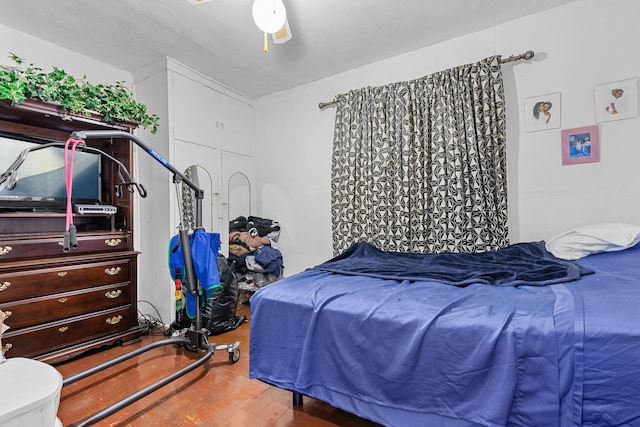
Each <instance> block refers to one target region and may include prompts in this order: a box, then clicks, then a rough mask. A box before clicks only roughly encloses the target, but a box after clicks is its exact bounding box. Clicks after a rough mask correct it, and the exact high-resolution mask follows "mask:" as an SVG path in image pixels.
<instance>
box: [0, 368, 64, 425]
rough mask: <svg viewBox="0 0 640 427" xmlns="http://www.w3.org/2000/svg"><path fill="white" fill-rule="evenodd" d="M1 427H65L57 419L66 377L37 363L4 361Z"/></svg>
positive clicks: (2, 369)
mask: <svg viewBox="0 0 640 427" xmlns="http://www.w3.org/2000/svg"><path fill="white" fill-rule="evenodd" d="M0 384H2V386H1V387H0V426H2V427H26V426H29V427H53V426H61V425H62V423H60V420H58V418H57V417H56V414H57V413H58V404H59V403H60V390H61V389H62V375H60V373H59V372H58V371H57V370H56V369H55V368H53V367H52V366H50V365H47V364H46V363H43V362H39V361H37V360H32V359H25V358H22V357H14V358H10V359H2V358H1V357H0Z"/></svg>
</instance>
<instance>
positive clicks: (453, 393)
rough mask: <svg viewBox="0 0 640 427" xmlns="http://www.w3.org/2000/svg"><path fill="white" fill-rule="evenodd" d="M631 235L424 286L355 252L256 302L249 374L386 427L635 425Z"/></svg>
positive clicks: (638, 379)
mask: <svg viewBox="0 0 640 427" xmlns="http://www.w3.org/2000/svg"><path fill="white" fill-rule="evenodd" d="M565 237H566V236H565ZM639 238H640V232H638V233H637V234H634V235H632V236H631V237H630V238H629V239H628V241H626V242H624V244H617V243H616V244H615V245H612V244H611V242H606V243H607V245H608V246H605V251H602V250H592V251H591V252H589V251H587V252H586V253H592V252H600V253H596V254H592V255H587V256H584V255H582V256H581V257H579V259H577V260H565V259H559V258H557V257H556V256H554V255H553V254H551V253H550V252H549V251H548V250H547V249H548V248H549V242H547V245H545V242H527V243H521V244H517V245H513V246H511V247H509V248H506V249H505V250H511V252H510V253H509V254H508V256H509V258H508V260H509V261H508V262H507V264H509V265H516V264H517V265H520V263H521V262H523V263H524V264H528V263H529V264H531V265H529V266H526V267H523V268H522V269H521V270H517V269H516V271H515V272H514V271H510V270H504V269H503V268H502V267H499V266H498V267H495V266H493V267H495V268H494V269H493V271H492V272H491V273H490V274H487V273H486V272H480V273H477V272H476V273H474V274H475V276H474V275H470V276H469V275H468V276H465V274H467V272H466V270H465V269H463V268H460V266H463V265H472V269H478V268H479V269H480V270H482V266H483V265H486V264H492V263H494V259H493V258H491V257H492V256H493V253H491V254H488V255H485V256H489V257H490V258H486V257H485V258H484V259H481V260H480V261H478V260H477V259H474V258H472V257H471V258H467V259H462V260H455V261H453V262H451V260H447V261H445V262H444V264H443V265H440V264H438V265H437V266H435V267H433V266H430V267H429V269H431V268H432V267H433V269H434V270H436V274H435V275H434V276H433V277H430V278H424V277H422V270H423V269H424V265H422V264H421V262H422V261H421V260H419V259H417V258H411V256H415V255H416V254H398V253H389V252H383V251H379V250H377V249H375V248H373V247H372V246H370V245H367V244H365V243H359V244H356V245H354V246H352V247H351V248H349V249H348V250H347V251H345V253H343V254H341V255H340V256H338V257H336V258H334V259H332V260H330V261H328V262H326V263H323V264H320V265H319V266H316V267H314V268H310V269H308V270H306V271H304V272H301V273H299V274H297V275H294V276H291V277H288V278H285V279H282V280H280V281H278V282H276V283H274V284H271V285H269V286H268V287H265V288H263V289H261V290H260V291H259V292H257V293H256V294H255V295H253V296H252V298H251V300H250V304H251V336H250V369H249V375H250V377H251V378H256V379H259V380H261V381H264V382H266V383H268V384H271V385H274V386H276V387H280V388H283V389H287V390H291V391H292V392H295V393H296V394H300V395H307V396H311V397H314V398H317V399H320V400H322V401H325V402H328V403H330V404H331V405H333V406H335V407H337V408H340V409H343V410H346V411H348V412H351V413H354V414H356V415H358V416H360V417H363V418H366V419H369V420H372V421H374V422H377V423H380V424H383V425H388V426H396V427H397V426H455V427H457V426H529V427H530V426H544V427H551V426H598V427H602V426H634V425H638V426H640V309H639V308H638V307H639V302H640V245H636V244H635V243H637V240H638V239H639ZM572 239H573V240H575V234H574V235H573V236H572ZM565 242H566V239H565ZM581 244H582V248H584V246H585V245H584V241H581ZM607 247H608V248H609V249H606V248H607ZM514 248H515V249H514ZM505 250H501V251H496V253H501V252H503V251H505ZM404 255H409V258H408V259H409V260H410V262H408V263H407V264H403V262H405V261H399V259H396V258H395V257H396V256H404ZM476 255H477V254H476ZM530 256H532V257H533V258H534V259H535V260H534V261H531V257H530ZM569 258H571V257H569ZM487 260H488V261H487ZM447 262H448V263H449V264H447ZM496 262H497V261H496ZM538 262H543V264H538ZM496 265H497V264H496ZM493 267H492V268H493ZM447 269H449V270H452V271H453V272H454V273H453V276H452V278H449V277H447V276H446V274H444V273H443V272H444V270H447ZM563 269H564V273H562V270H563ZM559 272H560V273H559ZM558 274H560V275H562V274H564V275H565V277H559V276H558ZM492 276H495V277H492ZM496 277H497V279H496Z"/></svg>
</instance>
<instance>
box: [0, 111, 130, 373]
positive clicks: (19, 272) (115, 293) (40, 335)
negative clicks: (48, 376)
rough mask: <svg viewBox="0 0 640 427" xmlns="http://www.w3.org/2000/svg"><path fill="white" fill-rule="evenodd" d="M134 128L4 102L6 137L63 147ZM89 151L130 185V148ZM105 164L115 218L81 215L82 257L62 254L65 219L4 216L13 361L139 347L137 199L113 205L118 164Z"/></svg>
mask: <svg viewBox="0 0 640 427" xmlns="http://www.w3.org/2000/svg"><path fill="white" fill-rule="evenodd" d="M134 128H135V124H132V123H125V124H122V125H120V124H118V125H109V124H106V123H103V122H101V121H100V117H98V116H89V117H85V116H67V115H64V114H62V113H60V112H59V111H58V109H57V107H56V106H55V105H53V104H48V103H40V102H31V101H29V102H27V103H25V104H20V105H16V106H11V105H9V104H8V103H5V102H2V101H0V131H1V132H8V133H11V134H18V135H26V136H30V137H35V138H40V139H45V140H54V141H61V142H64V141H66V139H67V138H68V137H69V135H70V133H71V132H72V131H75V130H92V129H100V130H108V129H114V130H120V131H122V130H124V131H127V132H132V131H133V129H134ZM0 142H1V141H0ZM87 145H91V146H94V147H96V148H99V149H101V150H103V151H105V152H107V153H108V154H109V155H111V156H113V157H115V158H116V159H118V160H119V161H121V162H122V163H123V164H124V165H125V166H126V167H127V169H128V170H129V172H130V173H131V174H132V175H133V170H132V165H133V148H132V143H131V142H130V141H128V140H125V139H118V140H111V139H109V140H106V139H96V140H88V141H87ZM2 155H3V154H2V146H1V144H0V156H2ZM101 162H102V184H103V185H102V187H103V189H102V195H103V202H104V203H108V204H110V205H113V206H115V207H116V208H117V213H116V214H115V215H104V214H74V224H75V225H76V227H77V229H78V247H77V248H76V249H72V250H70V251H69V252H64V251H63V234H64V231H65V214H64V213H63V212H48V211H44V212H38V211H25V210H18V211H11V209H6V208H3V207H2V206H0V310H2V311H4V312H5V313H6V314H7V315H8V318H7V319H6V320H5V324H6V325H7V326H9V327H10V329H9V330H8V331H6V332H5V334H4V335H3V339H2V347H3V348H2V350H3V351H4V352H5V357H7V358H11V357H30V358H35V359H38V360H42V361H44V362H48V363H56V362H61V361H64V360H67V359H69V358H71V357H74V356H77V355H79V354H80V353H82V352H84V351H87V350H89V349H92V348H96V347H100V346H103V345H113V344H120V343H123V344H124V343H131V342H135V341H138V340H139V339H140V335H141V329H140V327H139V325H138V315H137V304H136V301H137V283H136V277H137V256H138V252H136V251H135V250H134V246H133V232H134V230H133V196H132V194H131V193H130V192H128V191H126V190H125V191H122V193H123V196H122V198H118V197H116V194H115V190H114V188H115V184H116V183H118V182H119V180H118V179H117V176H116V170H115V164H114V163H113V162H112V161H111V160H109V159H108V158H106V157H104V156H103V159H102V160H101ZM1 172H4V171H0V173H1ZM134 176H135V175H134Z"/></svg>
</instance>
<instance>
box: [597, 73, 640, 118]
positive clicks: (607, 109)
mask: <svg viewBox="0 0 640 427" xmlns="http://www.w3.org/2000/svg"><path fill="white" fill-rule="evenodd" d="M595 106H596V122H598V123H601V122H609V121H612V120H622V119H630V118H633V117H638V80H637V79H636V78H632V79H628V80H621V81H617V82H612V83H605V84H601V85H597V86H596V87H595Z"/></svg>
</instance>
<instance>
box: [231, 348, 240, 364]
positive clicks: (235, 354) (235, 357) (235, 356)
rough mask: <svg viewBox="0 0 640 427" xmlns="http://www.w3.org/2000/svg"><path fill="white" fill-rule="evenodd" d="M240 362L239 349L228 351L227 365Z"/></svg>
mask: <svg viewBox="0 0 640 427" xmlns="http://www.w3.org/2000/svg"><path fill="white" fill-rule="evenodd" d="M238 360H240V349H239V348H238V347H236V348H234V349H233V350H229V363H236V362H237V361H238Z"/></svg>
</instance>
